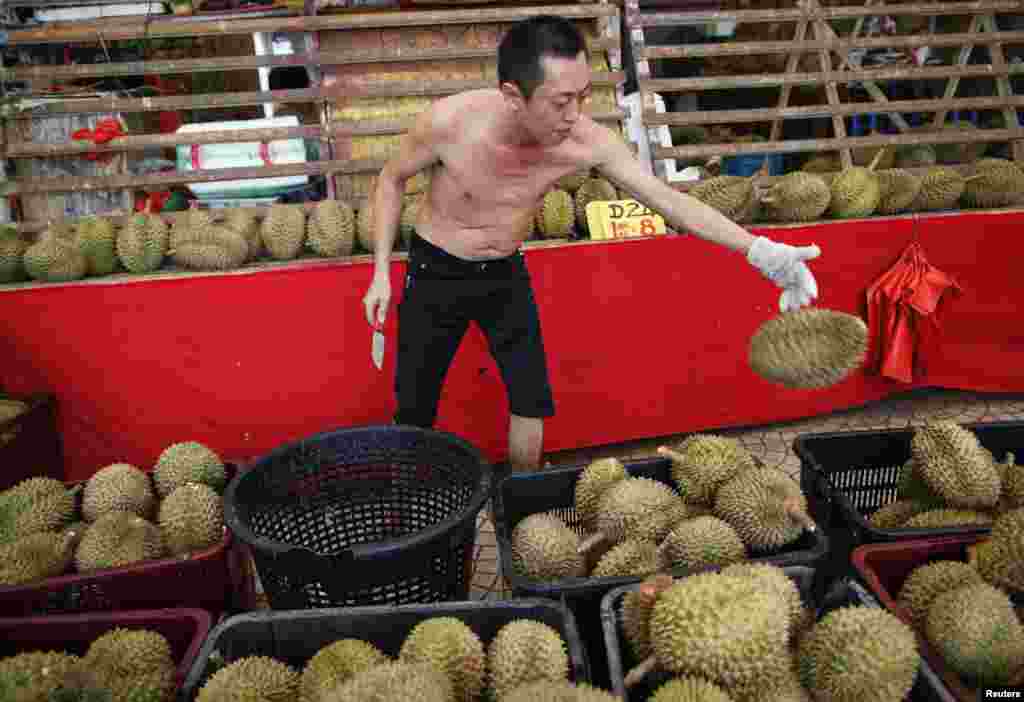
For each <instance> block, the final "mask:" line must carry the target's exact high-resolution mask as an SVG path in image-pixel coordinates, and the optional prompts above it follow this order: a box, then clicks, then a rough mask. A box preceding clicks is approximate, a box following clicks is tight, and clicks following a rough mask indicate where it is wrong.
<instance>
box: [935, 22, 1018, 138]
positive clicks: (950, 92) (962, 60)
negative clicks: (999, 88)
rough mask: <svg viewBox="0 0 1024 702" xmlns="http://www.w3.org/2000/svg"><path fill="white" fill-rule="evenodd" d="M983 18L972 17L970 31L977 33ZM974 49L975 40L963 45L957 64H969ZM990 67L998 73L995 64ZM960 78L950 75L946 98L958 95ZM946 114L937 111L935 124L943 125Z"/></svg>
mask: <svg viewBox="0 0 1024 702" xmlns="http://www.w3.org/2000/svg"><path fill="white" fill-rule="evenodd" d="M981 19H982V18H981V17H980V16H977V15H976V16H974V17H972V18H971V26H970V27H968V29H967V31H968V33H971V34H976V33H977V32H978V30H979V29H981ZM973 50H974V43H973V42H972V43H969V44H966V45H965V46H963V47H961V49H960V53H959V55H958V56H957V61H956V65H957V66H965V65H966V64H967V60H968V59H969V58H970V57H971V51H973ZM988 68H990V69H991V70H992V73H990V74H989V75H998V74H996V73H995V66H994V65H990V66H988ZM1003 68H1006V66H1003ZM960 78H961V76H960V75H951V76H950V77H949V80H947V81H946V92H945V94H944V95H943V97H944V98H946V99H947V100H948V99H949V98H951V97H954V96H955V95H956V90H957V88H958V87H960ZM946 114H947V111H946V110H940V111H938V112H936V113H935V119H934V122H933V124H935V125H936V126H941V125H943V124H944V123H945V122H946Z"/></svg>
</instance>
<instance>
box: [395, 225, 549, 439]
mask: <svg viewBox="0 0 1024 702" xmlns="http://www.w3.org/2000/svg"><path fill="white" fill-rule="evenodd" d="M470 322H476V323H477V325H479V327H480V329H481V331H483V333H484V336H485V337H486V338H487V343H488V346H489V347H490V351H491V355H492V356H493V357H494V360H495V361H496V362H497V365H498V369H499V370H500V372H501V377H502V380H503V381H504V383H505V392H506V393H507V396H508V403H509V411H510V412H511V413H512V414H516V415H519V416H522V417H538V418H541V417H550V416H552V415H554V413H555V406H554V401H553V399H552V396H551V385H550V382H549V380H548V369H547V362H546V360H545V357H544V343H543V340H542V338H541V329H540V318H539V317H538V314H537V303H536V300H535V299H534V296H533V287H532V285H531V283H530V274H529V271H528V270H527V268H526V261H525V260H524V259H523V255H522V253H521V252H516V253H515V254H513V255H511V256H508V257H506V258H501V259H495V260H490V261H467V260H465V259H462V258H458V257H456V256H453V255H451V254H449V253H448V252H447V251H444V250H443V249H441V248H439V247H437V246H434V245H433V244H431V243H430V242H428V241H426V240H425V239H423V238H421V237H419V236H417V235H415V234H413V236H412V241H411V243H410V246H409V266H408V273H407V274H406V278H405V288H404V292H403V294H402V299H401V301H400V302H399V303H398V358H397V361H396V363H397V369H396V372H395V395H396V396H397V400H398V412H397V413H396V415H395V422H396V423H398V424H411V425H415V426H421V427H426V428H430V427H432V426H433V425H434V421H435V419H436V418H437V405H438V401H439V400H440V396H441V386H442V385H443V383H444V379H445V376H446V375H447V373H448V368H449V366H450V365H451V362H452V359H453V358H454V357H455V352H456V351H457V350H458V348H459V344H461V343H462V338H463V336H465V333H466V330H467V329H468V328H469V323H470Z"/></svg>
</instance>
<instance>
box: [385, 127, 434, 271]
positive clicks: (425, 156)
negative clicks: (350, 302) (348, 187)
mask: <svg viewBox="0 0 1024 702" xmlns="http://www.w3.org/2000/svg"><path fill="white" fill-rule="evenodd" d="M434 122H435V115H434V110H433V109H428V110H426V111H425V112H423V113H421V114H420V116H419V117H418V118H417V119H416V122H415V123H414V124H413V126H412V128H411V129H410V130H409V131H408V132H407V133H406V135H405V136H404V137H403V138H402V143H401V146H400V147H399V150H398V153H397V154H395V156H394V157H392V158H391V159H390V160H389V161H388V162H387V163H386V164H384V167H383V168H382V169H381V171H380V175H379V176H378V178H377V188H376V190H375V191H374V194H373V201H372V203H367V204H369V205H371V206H372V207H373V214H374V217H373V222H374V228H373V234H372V236H373V241H374V254H373V263H374V267H373V273H374V275H375V276H377V275H387V271H388V262H389V261H390V260H391V252H392V250H393V249H394V246H395V240H396V239H397V237H398V224H399V221H400V219H401V216H402V195H403V194H405V183H406V181H407V180H408V179H409V178H411V177H412V176H414V175H415V174H416V173H418V172H419V171H421V170H423V169H424V168H427V167H429V166H430V165H432V164H433V163H436V162H437V161H438V156H437V150H436V148H435V147H436V145H437V139H438V135H437V130H436V128H435V124H434Z"/></svg>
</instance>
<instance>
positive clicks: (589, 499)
mask: <svg viewBox="0 0 1024 702" xmlns="http://www.w3.org/2000/svg"><path fill="white" fill-rule="evenodd" d="M626 477H627V473H626V467H625V466H624V465H623V464H622V461H620V460H619V459H617V458H614V457H611V458H599V459H597V460H595V461H592V462H591V463H590V465H588V466H587V467H586V468H584V469H583V472H582V473H580V476H579V478H577V479H576V485H575V486H574V488H573V505H574V506H575V508H576V514H577V516H578V517H579V519H580V523H581V524H582V525H583V528H584V529H587V530H593V528H594V519H595V518H596V516H597V506H598V504H599V501H600V498H601V495H602V494H604V491H605V490H606V489H608V487H610V486H611V485H612V484H614V483H616V482H618V481H619V480H624V479H625V478H626Z"/></svg>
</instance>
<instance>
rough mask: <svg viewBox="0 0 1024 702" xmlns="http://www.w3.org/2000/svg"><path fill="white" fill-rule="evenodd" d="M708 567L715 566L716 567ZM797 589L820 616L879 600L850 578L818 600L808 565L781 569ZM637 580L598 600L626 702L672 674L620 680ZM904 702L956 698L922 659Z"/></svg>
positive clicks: (615, 678) (630, 659)
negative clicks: (625, 608)
mask: <svg viewBox="0 0 1024 702" xmlns="http://www.w3.org/2000/svg"><path fill="white" fill-rule="evenodd" d="M709 570H718V569H717V568H713V569H709ZM784 570H785V571H786V575H788V576H789V577H790V578H791V579H792V580H793V581H794V582H795V583H796V584H797V587H798V588H799V589H800V594H801V596H802V597H803V599H804V603H805V604H807V605H809V606H814V607H815V608H816V609H817V612H818V619H819V620H820V619H821V618H822V617H824V616H825V615H826V614H828V613H829V612H831V611H832V610H834V609H838V608H840V607H846V606H868V607H880V605H879V604H878V602H877V601H876V600H875V599H874V598H873V597H871V595H870V594H869V593H868V592H867V591H866V590H865V589H864V588H863V587H861V586H860V585H859V584H857V583H856V582H854V581H852V580H847V579H843V580H839V581H837V582H836V583H835V584H834V585H833V587H832V589H831V590H830V591H829V592H828V593H825V594H824V596H823V599H822V601H821V602H816V601H815V598H814V595H813V584H814V582H815V578H814V573H813V572H812V571H811V569H809V568H803V567H800V566H795V567H788V568H785V569H784ZM638 587H639V584H635V585H627V586H625V587H619V588H615V589H614V590H612V591H610V592H609V593H608V594H607V595H605V596H604V598H603V599H602V600H601V625H602V627H603V629H604V640H605V646H606V647H607V649H608V667H609V672H610V674H611V678H612V681H611V685H610V686H609V688H610V689H611V691H612V693H613V694H614V695H615V696H616V697H619V698H620V699H622V700H625V702H644V701H645V700H647V699H649V698H650V696H651V695H653V694H654V692H655V691H656V690H657V689H658V688H659V687H661V685H663V684H665V683H666V682H668V681H669V680H671V679H672V677H673V676H671V675H669V674H667V673H665V672H663V671H655V672H652V673H650V674H648V675H647V676H646V677H645V678H644V679H643V680H642V681H640V682H639V683H637V684H636V685H634V686H633V687H631V688H630V689H629V690H628V691H627V690H626V689H625V684H624V682H623V680H624V678H625V673H626V672H628V671H629V670H630V669H631V668H633V666H635V665H637V664H639V663H640V661H638V660H636V659H635V658H634V656H633V653H632V649H631V648H630V647H629V646H628V645H624V644H625V641H626V639H625V634H624V633H623V631H622V616H621V614H622V598H623V597H625V595H626V593H627V592H630V591H633V590H636V589H637V588H638ZM904 702H956V701H955V700H953V699H952V698H950V697H949V693H948V692H946V689H945V687H944V686H943V685H942V683H941V682H940V681H939V679H938V677H937V676H936V675H935V672H934V671H933V670H932V669H931V668H930V667H928V665H927V663H925V661H924V660H922V662H921V669H920V670H919V672H918V675H917V681H916V682H915V683H914V687H913V689H912V690H911V693H910V695H909V696H908V697H907V699H906V700H905V701H904Z"/></svg>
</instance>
